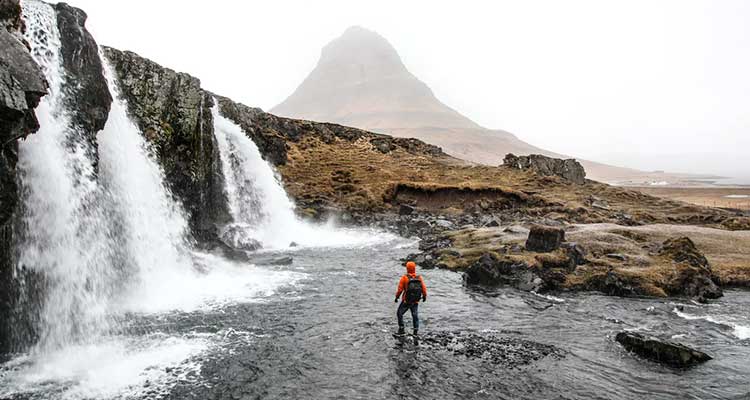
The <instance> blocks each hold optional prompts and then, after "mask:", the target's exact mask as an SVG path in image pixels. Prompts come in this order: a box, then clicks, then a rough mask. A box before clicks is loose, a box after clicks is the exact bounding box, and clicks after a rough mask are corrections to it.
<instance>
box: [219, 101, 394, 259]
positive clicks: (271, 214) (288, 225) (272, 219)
mask: <svg viewBox="0 0 750 400" xmlns="http://www.w3.org/2000/svg"><path fill="white" fill-rule="evenodd" d="M218 104H219V103H218V101H217V100H216V99H214V107H213V108H212V109H211V112H212V114H213V120H214V135H215V136H216V142H217V144H218V148H219V158H220V161H221V168H222V174H223V175H224V192H225V194H226V197H227V200H228V202H229V211H230V214H231V217H232V223H231V224H229V225H228V226H226V227H224V230H223V232H222V236H223V238H224V240H225V241H226V242H229V243H231V244H232V245H233V246H235V247H239V248H242V247H246V246H247V245H248V244H250V243H252V242H253V241H258V242H260V244H261V245H262V247H263V248H266V249H272V250H273V249H283V248H288V247H289V246H290V244H291V243H292V242H293V243H295V244H297V245H300V246H308V247H340V246H364V245H370V244H374V243H379V242H383V241H385V240H389V239H391V238H392V237H391V236H390V235H386V234H383V233H382V232H377V233H376V232H372V231H369V232H368V231H363V230H351V229H342V228H336V227H334V226H333V225H332V223H327V224H320V225H314V224H312V223H309V222H306V221H303V220H301V219H300V218H299V217H297V215H296V214H295V212H294V203H293V202H292V201H291V200H290V199H289V197H288V196H287V193H286V191H285V190H284V187H283V186H282V184H281V179H280V178H279V176H278V174H277V173H276V171H274V169H273V167H272V166H271V165H270V164H269V163H268V162H266V161H265V160H264V159H263V157H262V155H261V154H260V151H259V150H258V146H257V145H256V144H255V142H253V141H252V140H251V139H250V138H249V137H248V136H247V135H245V132H243V130H242V128H241V127H240V126H239V125H237V124H235V123H234V122H232V121H230V120H229V119H227V118H225V117H224V116H222V115H221V113H220V112H219V105H218Z"/></svg>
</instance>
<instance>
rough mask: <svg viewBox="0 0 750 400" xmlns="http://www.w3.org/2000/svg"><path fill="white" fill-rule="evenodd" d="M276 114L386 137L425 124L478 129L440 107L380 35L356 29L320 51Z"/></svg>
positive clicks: (359, 27) (279, 106) (451, 111)
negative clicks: (380, 133) (385, 134)
mask: <svg viewBox="0 0 750 400" xmlns="http://www.w3.org/2000/svg"><path fill="white" fill-rule="evenodd" d="M271 112H272V113H274V114H278V115H282V116H287V117H293V118H302V119H310V120H315V121H326V122H335V123H339V124H343V125H350V126H356V127H359V128H363V129H368V130H372V131H376V132H382V133H393V129H402V128H417V127H425V126H440V127H450V128H456V127H464V128H479V126H478V125H477V124H475V123H474V122H472V121H471V120H469V119H468V118H466V117H464V116H462V115H460V114H459V113H457V112H456V111H454V110H453V109H451V108H450V107H448V106H446V105H445V104H443V103H441V102H440V101H439V100H438V99H437V98H436V97H435V95H434V94H433V93H432V90H430V88H429V87H427V85H425V84H424V83H423V82H422V81H420V80H419V79H417V77H415V76H414V75H413V74H412V73H411V72H409V70H408V69H407V68H406V66H405V65H404V63H403V62H402V61H401V57H399V55H398V52H397V51H396V49H395V48H394V47H393V46H392V45H391V44H390V43H389V42H388V40H386V39H385V38H384V37H383V36H381V35H380V34H378V33H377V32H374V31H371V30H369V29H366V28H363V27H361V26H352V27H349V28H347V29H346V31H344V33H343V34H342V35H341V36H339V37H338V38H336V39H334V40H333V41H331V42H330V43H328V44H327V45H326V46H325V47H323V50H322V51H321V55H320V60H319V61H318V65H317V66H316V67H315V69H314V70H313V71H312V72H311V73H310V75H308V76H307V78H306V79H305V80H304V81H303V82H302V84H300V86H299V87H298V88H297V90H295V91H294V93H292V95H291V96H289V98H287V99H286V100H284V102H282V103H281V104H279V105H278V106H276V107H274V108H273V109H272V110H271Z"/></svg>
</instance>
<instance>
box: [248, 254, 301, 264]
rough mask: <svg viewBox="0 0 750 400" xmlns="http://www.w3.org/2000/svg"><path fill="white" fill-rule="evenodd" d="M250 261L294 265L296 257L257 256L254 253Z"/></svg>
mask: <svg viewBox="0 0 750 400" xmlns="http://www.w3.org/2000/svg"><path fill="white" fill-rule="evenodd" d="M248 261H249V262H251V263H253V264H256V265H292V264H293V263H294V258H293V257H292V256H280V257H274V256H257V255H253V256H250V257H249V258H248Z"/></svg>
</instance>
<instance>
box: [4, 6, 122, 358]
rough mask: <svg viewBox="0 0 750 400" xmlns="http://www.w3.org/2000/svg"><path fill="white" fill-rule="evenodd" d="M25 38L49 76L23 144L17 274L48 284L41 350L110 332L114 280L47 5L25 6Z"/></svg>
mask: <svg viewBox="0 0 750 400" xmlns="http://www.w3.org/2000/svg"><path fill="white" fill-rule="evenodd" d="M23 15H24V20H25V21H26V25H27V31H26V39H27V40H28V42H29V43H30V45H31V53H32V56H33V57H34V59H35V60H36V61H37V63H38V64H39V65H40V66H41V67H42V69H43V70H44V73H45V76H46V78H47V80H48V82H49V86H50V87H49V94H48V95H47V96H45V97H43V98H42V101H41V103H40V104H39V107H38V108H37V110H36V114H37V117H38V119H39V122H40V125H41V128H40V129H39V132H37V133H36V134H34V135H31V136H29V137H28V138H27V139H26V140H25V141H23V142H21V143H20V145H19V161H18V173H19V177H20V186H21V196H22V201H23V207H22V229H21V232H20V238H19V243H18V246H17V248H18V255H19V256H18V264H19V268H30V269H33V270H36V271H39V272H40V273H41V274H43V276H44V279H45V286H46V287H45V291H46V293H45V298H44V304H43V309H42V315H41V332H40V333H41V339H40V341H39V344H38V345H37V350H38V351H47V350H50V349H54V348H59V347H61V346H64V345H65V344H67V343H70V342H73V341H77V340H83V339H86V338H89V337H93V336H96V334H97V333H99V332H103V331H106V330H107V329H108V318H107V315H106V313H105V310H106V308H107V299H108V298H109V296H108V295H107V294H108V293H109V292H110V291H111V290H112V287H111V285H110V283H111V282H112V280H111V279H109V277H110V275H111V274H112V273H114V272H115V271H113V270H112V269H111V268H109V266H110V265H111V258H110V252H109V249H111V248H112V246H111V243H109V241H108V239H107V238H108V236H109V235H108V227H107V226H106V224H104V222H103V221H104V218H102V217H101V215H99V209H98V208H97V206H96V203H97V196H98V194H99V188H98V185H97V181H96V179H95V171H94V162H93V160H92V159H91V151H90V150H91V149H89V147H88V143H87V141H86V140H85V139H84V138H83V137H82V133H81V132H78V131H76V130H75V129H74V128H73V127H72V126H71V123H70V116H69V113H68V110H66V109H65V105H64V101H63V100H64V94H63V92H62V86H63V84H64V79H65V78H64V74H63V72H62V64H61V55H60V47H61V44H60V32H59V30H58V28H57V16H56V13H55V10H54V9H53V8H52V6H50V5H49V4H46V3H43V2H40V1H36V0H28V1H24V3H23Z"/></svg>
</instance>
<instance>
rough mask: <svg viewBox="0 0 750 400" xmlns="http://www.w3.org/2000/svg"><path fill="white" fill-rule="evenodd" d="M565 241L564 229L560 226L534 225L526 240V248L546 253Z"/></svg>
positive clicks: (557, 247)
mask: <svg viewBox="0 0 750 400" xmlns="http://www.w3.org/2000/svg"><path fill="white" fill-rule="evenodd" d="M563 241H565V231H564V230H562V229H560V228H553V227H549V226H541V225H534V226H532V227H531V231H530V232H529V237H528V239H527V240H526V250H528V251H536V252H539V253H546V252H550V251H554V250H557V249H559V248H560V245H561V244H562V242H563Z"/></svg>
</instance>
